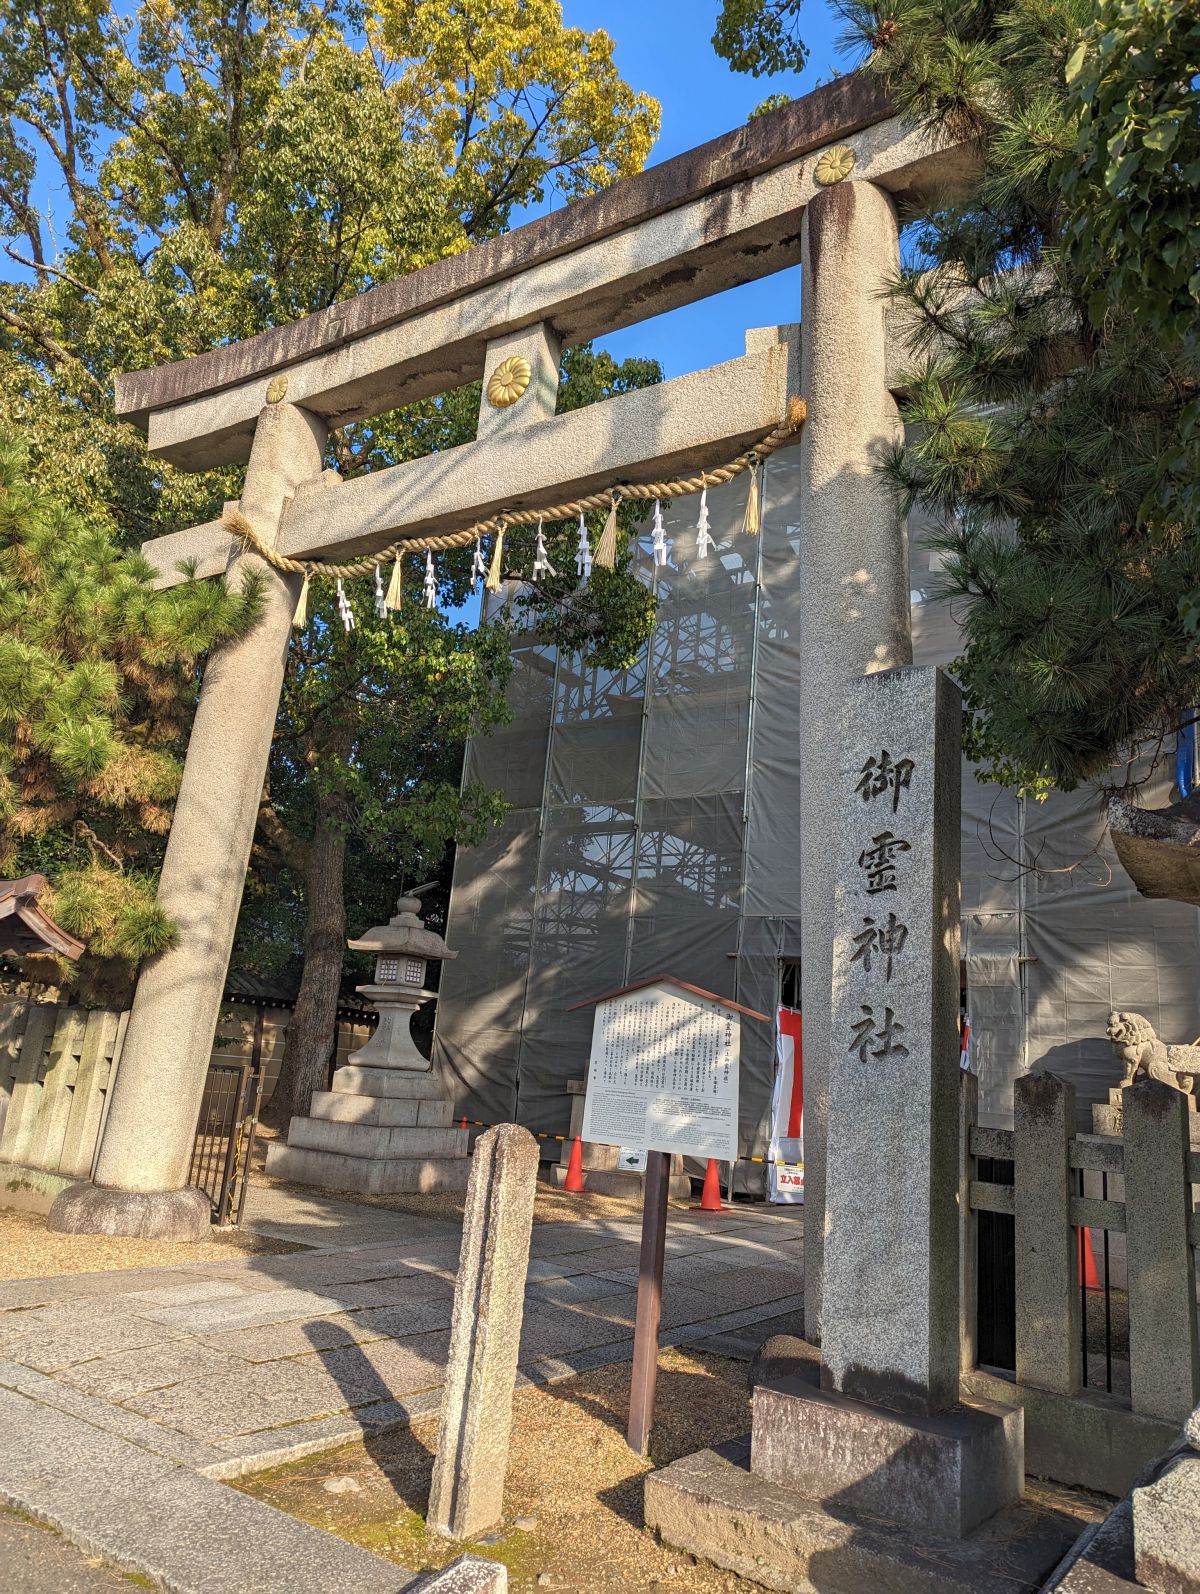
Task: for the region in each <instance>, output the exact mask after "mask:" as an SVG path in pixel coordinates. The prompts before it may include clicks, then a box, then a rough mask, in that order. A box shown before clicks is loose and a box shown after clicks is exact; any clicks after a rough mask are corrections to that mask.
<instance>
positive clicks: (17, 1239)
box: [0, 1211, 305, 1279]
mask: <svg viewBox="0 0 1200 1594" xmlns="http://www.w3.org/2000/svg"><path fill="white" fill-rule="evenodd" d="M304 1249H305V1247H304V1246H299V1245H291V1244H289V1243H288V1241H286V1240H273V1239H270V1238H268V1237H267V1236H266V1235H263V1234H252V1233H250V1231H249V1230H245V1231H241V1232H239V1231H238V1230H230V1231H228V1232H224V1233H221V1234H214V1235H213V1238H212V1239H211V1240H202V1241H199V1242H197V1243H196V1244H195V1245H180V1244H178V1243H172V1242H170V1241H166V1240H123V1239H108V1238H107V1237H105V1236H102V1235H96V1234H51V1233H50V1232H49V1230H48V1229H47V1228H46V1220H45V1218H44V1217H41V1216H38V1215H36V1214H34V1213H30V1212H5V1211H0V1279H40V1278H50V1277H53V1276H54V1275H56V1274H59V1273H108V1272H112V1271H114V1270H115V1269H118V1268H130V1267H170V1266H171V1264H172V1263H174V1262H228V1261H229V1259H230V1258H231V1257H236V1256H246V1255H248V1254H260V1255H272V1256H278V1255H281V1254H283V1253H285V1252H288V1251H302V1250H304Z"/></svg>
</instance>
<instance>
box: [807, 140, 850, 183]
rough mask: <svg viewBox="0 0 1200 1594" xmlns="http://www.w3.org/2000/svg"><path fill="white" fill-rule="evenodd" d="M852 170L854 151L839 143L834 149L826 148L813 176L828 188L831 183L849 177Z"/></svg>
mask: <svg viewBox="0 0 1200 1594" xmlns="http://www.w3.org/2000/svg"><path fill="white" fill-rule="evenodd" d="M853 170H854V151H853V150H852V149H848V148H847V147H846V145H845V144H839V145H837V147H836V148H834V149H827V150H826V151H825V153H824V154H823V155H822V156H821V158H820V160H818V162H817V169H816V171H815V172H814V173H813V177H814V178H815V179H816V181H817V182H818V183H820V185H821V187H822V188H828V187H829V186H830V185H831V184H832V183H840V182H842V181H843V180H844V179H845V178H847V177H849V175H850V173H851V172H852V171H853Z"/></svg>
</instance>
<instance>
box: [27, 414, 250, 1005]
mask: <svg viewBox="0 0 1200 1594" xmlns="http://www.w3.org/2000/svg"><path fill="white" fill-rule="evenodd" d="M151 574H152V572H151V570H150V567H149V566H148V565H147V564H146V563H145V561H144V560H142V559H141V558H140V557H139V556H138V555H136V554H131V553H128V552H126V551H124V550H122V549H121V548H120V547H119V546H118V544H117V543H116V541H115V540H114V538H113V536H112V533H111V531H110V530H109V529H108V528H107V527H106V526H104V525H103V524H99V523H96V522H94V521H90V520H88V519H87V518H86V517H84V516H82V515H79V514H78V513H76V512H75V511H74V510H72V509H69V508H68V507H67V506H66V505H64V504H62V503H60V502H58V501H57V500H55V499H54V498H52V497H51V496H50V495H49V494H48V493H46V492H45V491H44V490H43V489H42V488H41V487H40V486H39V484H38V483H37V480H36V476H35V474H34V473H33V472H31V470H30V467H29V458H28V452H27V450H26V449H25V448H24V446H23V445H21V444H20V443H18V442H16V441H14V440H13V439H12V438H10V437H7V436H4V435H3V434H0V874H5V875H9V876H12V875H17V874H24V873H26V872H27V871H30V872H32V871H34V870H37V871H39V872H40V871H43V870H45V871H48V872H49V873H51V874H52V876H53V887H54V889H53V896H52V898H50V899H49V900H48V901H47V907H48V909H49V911H50V912H51V914H52V915H53V916H54V917H56V918H57V919H58V921H59V922H60V923H61V924H62V925H63V927H64V928H65V929H67V930H70V931H72V932H73V933H74V934H76V935H78V936H80V937H82V938H83V939H85V940H86V942H87V944H88V953H87V955H86V956H85V958H84V959H83V960H82V964H81V967H80V968H79V970H77V971H71V970H69V969H67V968H66V967H64V968H63V969H62V970H59V971H57V972H58V973H59V974H60V975H62V976H64V977H68V978H71V979H73V980H75V981H76V982H77V983H78V984H79V985H81V987H82V989H83V991H84V992H85V994H89V995H101V994H106V993H110V992H112V991H114V990H116V991H120V990H121V989H122V988H123V987H124V986H125V985H127V982H128V977H129V972H130V968H131V966H132V965H134V964H136V963H137V962H138V961H139V960H140V959H141V958H143V957H147V956H149V955H150V954H151V953H154V952H159V951H161V950H162V949H163V948H164V947H165V946H166V945H168V944H169V942H170V939H171V935H172V927H171V925H170V924H169V923H168V922H167V920H166V918H165V917H164V915H163V913H162V910H161V909H160V908H159V907H158V905H157V903H156V902H155V899H154V881H153V876H154V872H155V869H156V865H157V861H158V856H159V852H160V849H161V846H162V841H163V837H164V835H165V833H166V831H167V830H168V828H169V827H170V823H171V808H172V803H173V800H174V797H175V793H176V791H177V789H178V785H179V777H180V773H181V764H180V754H181V750H182V744H183V741H184V740H185V737H186V728H187V724H188V721H189V718H190V715H191V710H192V707H193V704H194V700H195V692H196V683H197V674H196V665H197V661H198V659H199V658H200V656H201V655H202V654H203V653H204V652H205V651H206V650H207V649H208V648H211V647H215V646H219V645H220V643H222V642H224V641H228V640H229V639H230V638H232V637H236V636H240V635H242V634H244V632H245V631H246V630H247V628H248V627H249V626H250V625H252V624H253V623H254V621H255V620H256V619H257V615H258V608H259V601H260V588H259V587H258V586H256V585H254V584H248V585H247V586H246V587H245V588H244V589H243V590H242V591H241V593H239V594H234V593H231V592H230V591H229V590H228V589H227V588H226V586H225V583H224V581H203V582H201V581H194V582H185V583H184V584H183V585H181V586H177V587H173V588H171V589H170V590H169V591H167V592H156V591H155V590H154V589H153V588H152V587H151V586H150V584H149V579H150V576H151Z"/></svg>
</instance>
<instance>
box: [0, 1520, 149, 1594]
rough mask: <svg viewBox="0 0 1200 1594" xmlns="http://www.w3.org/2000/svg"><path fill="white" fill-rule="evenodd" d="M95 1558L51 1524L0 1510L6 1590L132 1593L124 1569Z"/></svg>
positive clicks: (0, 1553)
mask: <svg viewBox="0 0 1200 1594" xmlns="http://www.w3.org/2000/svg"><path fill="white" fill-rule="evenodd" d="M95 1560H96V1558H95V1557H94V1556H93V1557H91V1558H90V1559H89V1557H87V1556H85V1555H84V1553H83V1551H82V1550H80V1549H77V1548H76V1547H75V1545H73V1544H70V1543H68V1542H67V1540H66V1539H64V1538H63V1537H62V1535H61V1534H60V1533H56V1532H55V1531H54V1529H53V1528H50V1527H47V1526H45V1525H44V1524H42V1523H40V1522H30V1521H28V1520H27V1519H26V1518H25V1517H21V1516H17V1515H16V1514H15V1513H13V1512H12V1511H0V1567H3V1568H4V1586H5V1587H6V1588H7V1589H8V1590H10V1594H12V1591H17V1590H19V1591H20V1594H133V1585H132V1584H131V1583H130V1581H129V1579H128V1578H127V1577H126V1576H125V1575H124V1573H122V1572H116V1571H114V1570H113V1569H112V1568H111V1567H108V1566H98V1565H96V1564H95Z"/></svg>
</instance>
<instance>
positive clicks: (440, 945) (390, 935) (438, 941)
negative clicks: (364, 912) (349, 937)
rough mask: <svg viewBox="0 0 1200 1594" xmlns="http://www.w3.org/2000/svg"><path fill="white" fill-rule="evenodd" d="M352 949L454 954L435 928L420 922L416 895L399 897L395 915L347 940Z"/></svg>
mask: <svg viewBox="0 0 1200 1594" xmlns="http://www.w3.org/2000/svg"><path fill="white" fill-rule="evenodd" d="M346 945H347V946H348V947H349V948H350V950H351V951H352V952H374V953H375V954H376V955H377V956H383V957H388V956H390V957H416V958H426V959H429V958H456V957H457V956H458V953H457V952H452V951H451V950H450V948H449V947H448V946H447V945H446V943H445V941H443V940H442V938H441V936H440V935H438V934H437V933H436V931H434V930H427V929H426V928H425V926H424V925H423V924H422V923H421V899H420V897H418V896H407V897H398V898H397V899H396V916H395V918H392V919H389V920H388V922H387V923H386V924H376V925H372V927H371V928H370V929H369V930H367V931H365V932H364V933H363V934H362V935H361V936H359V938H358V940H357V941H347V943H346Z"/></svg>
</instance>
